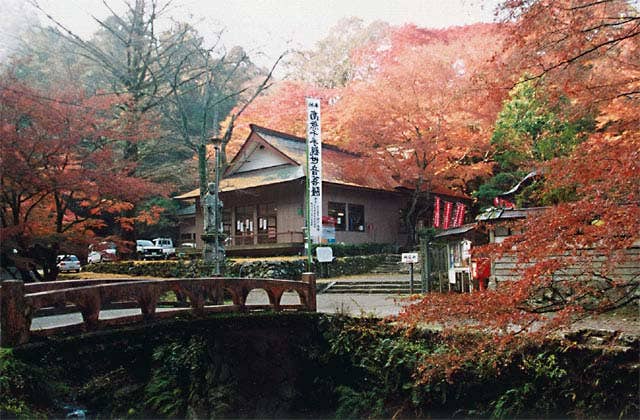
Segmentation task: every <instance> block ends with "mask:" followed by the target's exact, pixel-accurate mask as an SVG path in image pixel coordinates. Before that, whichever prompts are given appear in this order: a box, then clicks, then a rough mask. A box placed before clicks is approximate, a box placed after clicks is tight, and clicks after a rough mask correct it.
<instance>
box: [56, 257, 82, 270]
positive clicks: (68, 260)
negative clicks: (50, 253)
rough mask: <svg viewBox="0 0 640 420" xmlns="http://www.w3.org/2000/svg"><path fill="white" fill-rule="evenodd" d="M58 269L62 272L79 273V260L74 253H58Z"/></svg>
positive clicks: (80, 268)
mask: <svg viewBox="0 0 640 420" xmlns="http://www.w3.org/2000/svg"><path fill="white" fill-rule="evenodd" d="M57 260H58V271H59V272H61V273H64V272H65V271H75V272H76V273H79V272H80V270H82V267H81V266H80V260H79V259H78V257H76V256H75V255H58V258H57Z"/></svg>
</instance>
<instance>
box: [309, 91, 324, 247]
mask: <svg viewBox="0 0 640 420" xmlns="http://www.w3.org/2000/svg"><path fill="white" fill-rule="evenodd" d="M307 180H308V188H309V191H308V196H309V207H308V208H309V215H308V218H309V233H310V237H311V240H312V241H313V242H315V243H320V242H321V238H322V138H321V132H320V99H315V98H307Z"/></svg>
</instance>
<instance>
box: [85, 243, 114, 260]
mask: <svg viewBox="0 0 640 420" xmlns="http://www.w3.org/2000/svg"><path fill="white" fill-rule="evenodd" d="M117 259H118V251H117V249H116V244H114V243H113V242H107V241H103V242H99V243H97V244H93V245H89V255H88V256H87V263H89V264H94V263H100V262H108V261H116V260H117Z"/></svg>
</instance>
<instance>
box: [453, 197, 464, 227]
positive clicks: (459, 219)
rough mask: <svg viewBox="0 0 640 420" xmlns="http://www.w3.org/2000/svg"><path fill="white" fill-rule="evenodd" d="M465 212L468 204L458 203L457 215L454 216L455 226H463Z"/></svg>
mask: <svg viewBox="0 0 640 420" xmlns="http://www.w3.org/2000/svg"><path fill="white" fill-rule="evenodd" d="M465 212H466V206H465V205H464V204H462V203H456V215H455V216H454V218H453V227H458V226H462V224H463V223H464V214H465Z"/></svg>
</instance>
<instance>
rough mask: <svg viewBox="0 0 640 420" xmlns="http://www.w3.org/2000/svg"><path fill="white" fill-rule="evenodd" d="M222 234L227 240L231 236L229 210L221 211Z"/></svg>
mask: <svg viewBox="0 0 640 420" xmlns="http://www.w3.org/2000/svg"><path fill="white" fill-rule="evenodd" d="M222 232H224V234H225V236H226V237H227V238H228V237H229V236H231V209H222Z"/></svg>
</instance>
